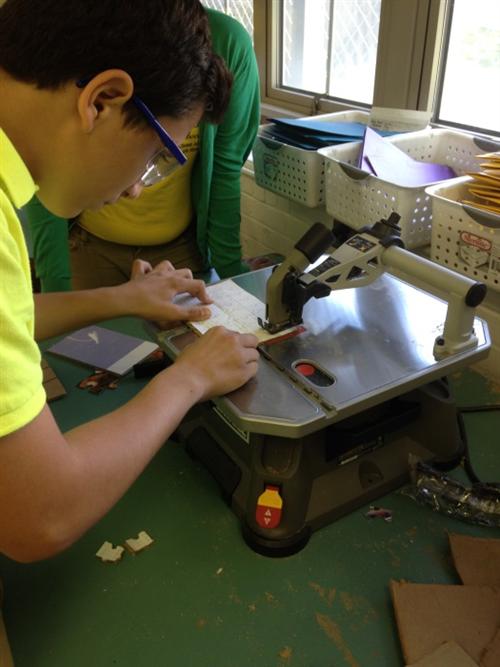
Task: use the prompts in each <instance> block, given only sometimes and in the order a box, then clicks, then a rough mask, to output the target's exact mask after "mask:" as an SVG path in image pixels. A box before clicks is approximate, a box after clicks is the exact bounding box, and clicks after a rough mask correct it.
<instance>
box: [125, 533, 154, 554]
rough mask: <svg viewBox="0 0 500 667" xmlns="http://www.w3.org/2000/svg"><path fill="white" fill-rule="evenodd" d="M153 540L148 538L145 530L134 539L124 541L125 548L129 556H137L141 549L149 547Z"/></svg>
mask: <svg viewBox="0 0 500 667" xmlns="http://www.w3.org/2000/svg"><path fill="white" fill-rule="evenodd" d="M153 542H154V540H153V538H152V537H150V536H149V535H148V534H147V533H146V531H145V530H141V532H140V533H139V535H138V536H137V537H136V538H133V537H131V538H129V539H128V540H125V547H126V548H127V550H128V551H130V553H131V554H138V553H139V552H140V551H143V549H146V548H147V547H149V546H151V545H152V544H153Z"/></svg>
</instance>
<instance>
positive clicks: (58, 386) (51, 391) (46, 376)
mask: <svg viewBox="0 0 500 667" xmlns="http://www.w3.org/2000/svg"><path fill="white" fill-rule="evenodd" d="M42 373H43V388H44V389H45V393H46V394H47V403H50V401H55V400H56V398H61V396H66V389H65V388H64V386H63V384H62V382H61V381H60V380H59V378H58V377H57V376H56V374H55V373H54V371H53V370H52V368H51V367H50V366H49V364H48V363H47V360H46V359H44V358H42Z"/></svg>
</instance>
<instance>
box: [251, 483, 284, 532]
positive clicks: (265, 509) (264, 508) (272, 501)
mask: <svg viewBox="0 0 500 667" xmlns="http://www.w3.org/2000/svg"><path fill="white" fill-rule="evenodd" d="M282 510H283V499H282V497H281V496H280V490H279V487H278V486H273V485H271V484H268V485H267V486H266V489H265V491H264V492H263V493H261V494H260V496H259V498H258V500H257V507H256V510H255V520H256V521H257V523H258V524H259V526H262V528H276V526H279V524H280V521H281V513H282Z"/></svg>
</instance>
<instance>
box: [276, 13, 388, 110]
mask: <svg viewBox="0 0 500 667" xmlns="http://www.w3.org/2000/svg"><path fill="white" fill-rule="evenodd" d="M380 4H381V0H284V1H283V4H282V12H281V17H280V23H281V26H280V27H281V30H280V32H281V83H282V85H283V86H284V87H289V88H293V89H300V90H304V91H309V92H312V93H317V94H320V95H324V96H329V97H334V98H337V99H342V100H349V101H353V102H355V103H358V104H359V103H361V104H371V103H372V100H373V85H374V81H375V63H376V56H377V41H378V30H379V21H380Z"/></svg>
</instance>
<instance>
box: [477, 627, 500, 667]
mask: <svg viewBox="0 0 500 667" xmlns="http://www.w3.org/2000/svg"><path fill="white" fill-rule="evenodd" d="M499 665H500V629H499V630H497V633H496V635H495V636H494V637H493V640H492V641H491V642H490V643H489V644H488V646H487V647H486V648H485V650H484V653H483V655H482V657H481V662H480V667H498V666H499Z"/></svg>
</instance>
